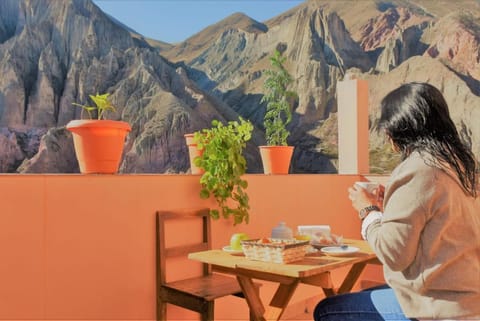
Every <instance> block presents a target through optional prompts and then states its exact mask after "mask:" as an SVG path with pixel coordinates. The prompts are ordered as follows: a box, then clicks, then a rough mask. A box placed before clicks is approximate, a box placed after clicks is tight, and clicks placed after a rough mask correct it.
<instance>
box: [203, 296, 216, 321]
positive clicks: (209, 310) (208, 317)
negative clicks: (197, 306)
mask: <svg viewBox="0 0 480 321" xmlns="http://www.w3.org/2000/svg"><path fill="white" fill-rule="evenodd" d="M214 302H215V301H208V302H206V306H205V310H204V311H203V312H202V316H201V320H202V321H214V320H215V318H214V315H213V312H214V310H215V303H214Z"/></svg>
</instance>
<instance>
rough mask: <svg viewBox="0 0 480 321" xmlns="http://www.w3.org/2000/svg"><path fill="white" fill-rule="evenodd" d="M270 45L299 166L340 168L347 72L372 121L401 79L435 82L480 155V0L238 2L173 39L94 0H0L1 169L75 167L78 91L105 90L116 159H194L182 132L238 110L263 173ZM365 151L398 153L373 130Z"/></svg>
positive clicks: (177, 169) (251, 161)
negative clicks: (71, 128)
mask: <svg viewBox="0 0 480 321" xmlns="http://www.w3.org/2000/svg"><path fill="white" fill-rule="evenodd" d="M275 49H279V50H281V51H282V52H284V54H285V55H286V56H287V59H288V60H287V61H288V65H287V67H288V69H289V71H290V72H291V74H292V75H293V76H294V78H295V84H294V86H293V87H294V88H293V89H295V90H296V91H297V92H298V94H299V102H298V105H297V106H295V110H294V120H293V122H292V124H291V127H290V128H291V131H292V134H291V136H290V139H289V142H290V143H291V144H292V145H295V153H294V159H293V172H295V173H332V172H336V158H337V145H336V144H337V134H336V132H337V125H336V83H337V81H339V80H342V79H343V78H344V77H345V75H347V74H354V75H355V76H356V77H360V78H364V79H367V80H368V81H369V86H370V103H371V106H372V108H371V124H372V125H374V124H375V122H376V119H377V117H378V107H377V106H378V103H379V101H380V99H381V98H382V97H383V95H385V94H386V93H387V92H388V91H389V90H391V89H393V88H394V87H396V86H398V85H399V84H401V83H404V82H406V81H414V80H417V81H429V82H431V83H432V84H434V85H436V86H438V87H439V88H440V89H442V90H443V91H444V93H445V96H446V98H447V101H448V103H449V106H450V108H451V113H452V117H453V118H454V120H455V122H456V124H457V125H458V126H459V129H460V130H461V133H462V135H463V136H464V137H465V139H466V140H467V141H468V142H470V144H471V145H472V147H473V148H474V152H475V154H476V155H477V157H479V156H480V125H478V119H480V118H479V116H480V115H479V113H480V74H479V72H480V1H479V0H464V1H455V2H454V1H447V0H445V1H442V0H438V1H429V0H416V1H407V0H390V1H380V0H363V1H349V0H336V1H331V0H308V1H305V2H304V3H302V4H301V5H299V6H297V7H295V8H293V9H291V10H289V11H287V12H285V13H283V14H281V15H279V16H277V17H274V18H272V19H270V20H268V21H264V22H258V21H255V20H253V19H251V18H250V17H248V16H246V15H244V14H242V13H237V14H234V15H231V16H229V17H226V18H225V19H223V20H222V21H219V22H218V23H216V24H214V25H212V26H209V27H208V28H206V29H204V30H202V31H201V32H199V33H197V34H195V35H193V36H192V37H190V38H189V39H187V40H185V41H184V42H182V43H179V44H166V43H163V42H161V39H160V40H158V41H156V40H152V39H145V38H143V37H142V36H141V35H138V34H136V33H134V32H132V31H131V30H129V29H128V28H126V27H125V26H124V25H122V24H121V23H119V22H118V21H115V20H114V19H112V18H111V17H108V16H107V15H105V14H104V13H103V12H102V11H101V10H99V9H98V7H96V6H95V5H94V4H93V3H92V2H91V1H90V0H65V1H51V0H3V1H2V2H0V70H2V75H3V77H2V78H1V79H0V155H1V156H0V171H3V172H76V171H78V166H77V164H76V161H75V156H74V154H73V149H72V142H71V137H70V134H69V133H68V132H67V131H65V129H64V127H63V126H64V125H65V124H66V123H67V122H68V121H69V120H71V119H73V118H78V117H80V110H79V109H78V108H73V107H72V102H81V103H85V102H86V100H87V96H88V94H90V93H96V92H109V93H111V94H112V96H111V97H112V98H113V99H112V100H113V102H114V103H115V105H116V106H117V108H118V110H117V113H116V114H115V115H110V116H111V118H113V119H123V120H126V121H128V122H129V123H130V124H131V125H132V132H131V133H130V135H129V137H128V140H127V144H126V148H125V157H124V161H123V163H122V167H121V171H122V172H128V173H181V172H186V171H188V154H187V150H186V146H185V142H184V139H183V134H184V133H187V132H191V131H193V130H196V129H199V128H202V127H205V126H209V123H210V120H211V119H213V118H217V119H221V120H224V121H226V120H229V119H234V118H236V117H238V115H241V116H243V117H245V118H248V119H250V120H251V121H252V122H253V123H254V124H255V126H256V129H255V135H254V139H253V141H252V142H251V144H249V146H248V150H247V160H248V171H249V172H259V171H261V164H260V160H259V155H258V150H257V148H256V146H258V145H261V144H263V143H264V137H263V121H262V118H263V114H264V110H265V109H264V107H265V106H263V105H262V104H260V100H261V97H262V95H263V87H262V86H263V79H264V71H265V69H266V68H269V61H268V57H269V56H270V55H271V54H272V53H273V51H274V50H275ZM373 127H374V126H372V128H373ZM371 156H372V158H371V160H372V161H371V163H372V171H374V172H384V171H389V170H390V169H391V167H392V166H393V161H392V157H391V155H390V154H389V153H388V151H386V149H385V146H384V145H383V141H382V139H381V137H378V136H377V134H376V133H375V132H374V131H373V130H372V133H371Z"/></svg>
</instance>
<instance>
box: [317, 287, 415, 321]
mask: <svg viewBox="0 0 480 321" xmlns="http://www.w3.org/2000/svg"><path fill="white" fill-rule="evenodd" d="M313 317H314V319H315V321H406V320H415V319H408V318H407V317H406V316H405V314H403V312H402V309H401V308H400V305H399V304H398V301H397V298H396V297H395V294H394V293H393V290H392V289H391V288H390V287H388V286H386V285H385V286H380V287H375V288H371V289H366V290H364V291H361V292H356V293H347V294H340V295H336V296H332V297H329V298H325V299H323V300H322V301H320V302H319V303H318V304H317V306H316V307H315V311H314V312H313Z"/></svg>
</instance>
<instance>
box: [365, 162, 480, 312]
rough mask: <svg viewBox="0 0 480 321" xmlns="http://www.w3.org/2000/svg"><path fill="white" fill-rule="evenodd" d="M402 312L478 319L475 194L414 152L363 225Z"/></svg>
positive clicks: (479, 253)
mask: <svg viewBox="0 0 480 321" xmlns="http://www.w3.org/2000/svg"><path fill="white" fill-rule="evenodd" d="M366 237H367V240H368V243H369V244H370V246H371V247H372V248H373V250H374V251H375V253H376V254H377V256H378V258H379V259H380V261H381V262H382V263H383V264H384V274H385V279H386V281H387V283H388V284H389V285H390V286H391V287H392V288H393V290H394V291H395V294H396V296H397V298H398V300H399V302H400V305H401V307H402V309H403V311H404V312H405V314H406V315H407V316H408V317H410V318H423V319H449V318H450V319H462V318H463V319H475V320H480V197H477V198H476V199H474V198H473V197H471V196H469V195H468V194H466V193H465V191H464V190H463V188H462V186H461V185H460V184H459V182H458V179H457V178H456V176H455V175H454V174H453V173H451V172H448V173H447V172H446V171H444V170H441V169H439V168H435V167H431V166H428V165H426V164H425V161H424V159H422V157H421V156H420V155H419V154H418V153H412V155H410V156H409V157H408V158H407V159H406V160H405V161H403V162H402V163H401V164H400V165H399V166H398V167H397V168H396V169H395V170H394V171H393V173H392V175H391V178H390V180H389V182H388V184H387V186H386V189H385V199H384V215H383V218H382V220H381V221H376V222H374V223H372V224H370V225H369V226H368V228H367V231H366Z"/></svg>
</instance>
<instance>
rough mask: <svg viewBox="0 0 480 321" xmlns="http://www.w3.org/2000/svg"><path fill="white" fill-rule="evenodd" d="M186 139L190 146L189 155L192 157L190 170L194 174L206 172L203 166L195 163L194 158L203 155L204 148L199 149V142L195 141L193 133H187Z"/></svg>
mask: <svg viewBox="0 0 480 321" xmlns="http://www.w3.org/2000/svg"><path fill="white" fill-rule="evenodd" d="M184 136H185V141H186V143H187V146H188V155H189V158H190V171H191V173H192V174H203V173H205V170H204V169H203V168H200V167H197V166H196V165H195V164H194V163H193V160H194V159H195V157H197V156H201V155H202V153H203V150H199V149H198V148H197V144H196V143H195V142H194V141H193V134H185V135H184Z"/></svg>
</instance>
